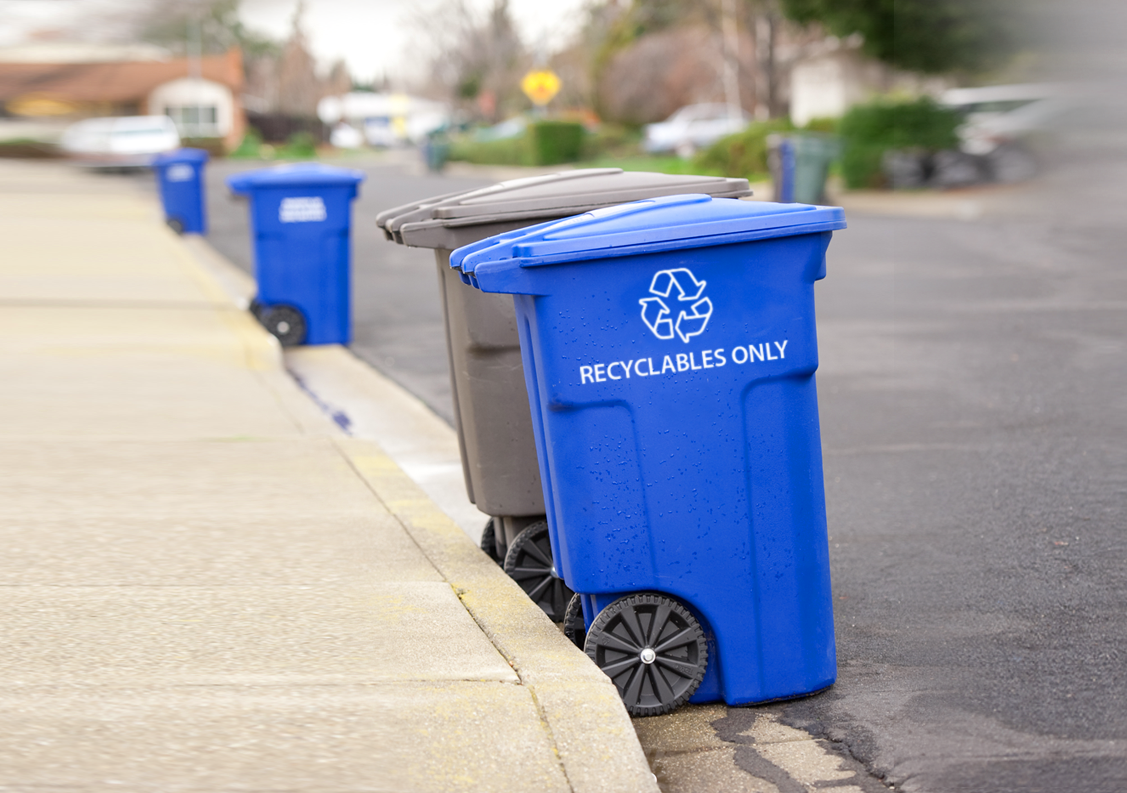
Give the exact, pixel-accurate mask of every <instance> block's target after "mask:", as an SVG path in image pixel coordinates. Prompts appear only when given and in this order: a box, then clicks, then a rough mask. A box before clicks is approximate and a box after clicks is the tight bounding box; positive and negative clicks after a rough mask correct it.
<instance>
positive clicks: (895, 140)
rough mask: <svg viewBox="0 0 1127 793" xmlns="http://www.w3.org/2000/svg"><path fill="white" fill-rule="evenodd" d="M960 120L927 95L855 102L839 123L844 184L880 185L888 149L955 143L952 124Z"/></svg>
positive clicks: (936, 147) (933, 147) (930, 149)
mask: <svg viewBox="0 0 1127 793" xmlns="http://www.w3.org/2000/svg"><path fill="white" fill-rule="evenodd" d="M960 122H961V119H960V117H959V115H958V113H956V112H955V111H953V110H950V109H948V108H944V107H940V106H939V105H937V104H936V103H935V102H934V101H933V100H931V99H928V98H926V97H924V98H922V99H918V100H916V101H914V102H891V101H888V100H881V101H877V102H873V103H871V104H867V105H856V106H854V107H853V108H852V109H851V110H850V111H849V112H848V113H846V114H845V116H844V117H842V119H841V123H840V124H839V125H838V133H839V134H840V135H841V138H842V141H843V143H844V151H843V153H842V158H841V175H842V178H843V179H844V180H845V186H846V187H848V188H850V189H853V190H856V189H860V188H874V187H883V186H884V177H883V174H882V173H881V159H882V158H883V157H884V153H885V152H886V151H889V150H890V149H917V150H922V151H926V152H936V151H940V150H941V149H952V148H955V147H957V146H958V143H959V138H958V135H956V134H955V128H956V127H958V126H959V123H960Z"/></svg>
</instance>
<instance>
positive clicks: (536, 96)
mask: <svg viewBox="0 0 1127 793" xmlns="http://www.w3.org/2000/svg"><path fill="white" fill-rule="evenodd" d="M520 89H521V90H522V91H524V93H525V95H526V96H527V97H528V98H529V99H531V100H532V103H533V104H535V105H546V104H548V103H549V102H551V101H552V97H553V96H555V95H556V94H558V93H559V92H560V78H559V77H556V73H555V72H553V71H549V70H548V69H544V70H543V71H539V72H529V73H528V74H526V75H525V76H524V79H523V80H521V81H520Z"/></svg>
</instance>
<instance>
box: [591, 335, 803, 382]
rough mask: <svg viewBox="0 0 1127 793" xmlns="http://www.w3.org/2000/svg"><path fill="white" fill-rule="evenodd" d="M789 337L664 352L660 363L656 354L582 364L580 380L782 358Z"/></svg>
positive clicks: (707, 367)
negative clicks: (730, 347)
mask: <svg viewBox="0 0 1127 793" xmlns="http://www.w3.org/2000/svg"><path fill="white" fill-rule="evenodd" d="M787 343H788V342H787V340H786V339H783V340H782V341H765V342H762V343H760V344H745V345H741V346H739V347H733V348H732V350H731V351H728V350H725V349H723V348H720V349H716V350H699V351H697V350H694V351H693V352H679V353H676V354H675V355H666V356H663V357H662V359H661V361H660V363H658V364H656V365H655V364H654V358H650V357H647V358H636V359H634V360H632V361H611V362H610V363H596V364H592V365H590V366H580V367H579V384H580V385H586V384H587V383H605V382H607V381H608V380H630V379H631V378H634V377H660V376H661V375H673V374H680V373H682V372H696V371H700V370H702V369H719V368H720V367H722V366H727V365H728V364H729V363H731V364H735V365H737V366H744V365H746V364H751V363H757V362H759V361H763V362H766V361H781V360H783V359H784V358H786V357H787Z"/></svg>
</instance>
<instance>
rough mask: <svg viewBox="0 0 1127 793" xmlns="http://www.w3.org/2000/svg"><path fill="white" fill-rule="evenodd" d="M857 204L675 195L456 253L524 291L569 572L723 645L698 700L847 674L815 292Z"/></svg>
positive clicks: (737, 700) (466, 265)
mask: <svg viewBox="0 0 1127 793" xmlns="http://www.w3.org/2000/svg"><path fill="white" fill-rule="evenodd" d="M844 227H845V223H844V216H843V214H842V212H841V210H840V209H836V208H829V207H808V206H802V205H794V204H789V205H782V204H765V203H753V202H745V201H732V200H711V199H709V198H707V197H701V196H677V197H670V198H664V199H656V200H653V201H642V202H637V203H635V204H630V205H624V206H621V207H615V208H611V209H608V210H600V211H596V212H592V213H588V214H587V215H582V216H578V217H576V218H571V219H568V220H564V221H559V222H557V223H549V224H541V225H540V226H538V227H534V228H533V229H524V230H521V231H518V232H512V233H510V234H504V235H499V236H498V237H494V238H492V239H491V240H485V241H482V242H480V243H476V244H474V245H470V246H466V247H465V248H460V249H459V250H457V251H455V252H454V253H453V254H452V256H451V262H452V264H455V265H459V266H460V268H461V269H463V271H469V273H470V274H472V276H473V279H474V280H475V281H476V283H477V285H478V286H479V288H481V289H483V290H485V291H495V292H506V291H511V292H513V293H514V294H515V301H516V312H517V321H518V329H519V332H520V335H521V350H522V357H523V361H524V368H525V379H526V384H527V386H528V390H529V400H530V403H531V406H532V416H533V427H534V433H535V436H536V444H537V451H538V456H539V463H540V467H541V476H542V480H543V482H544V483H545V485H544V487H545V494H544V495H545V502H546V505H547V511H548V521H549V526H550V528H551V537H552V543H553V549H554V551H555V553H556V560H557V565H558V567H559V569H560V571H561V573H562V575H563V577H564V580H565V581H566V582H567V584H568V585H569V586H570V587H571V588H572V589H574V590H575V591H576V592H580V593H582V594H583V595H584V596H585V597H584V613H585V617H586V619H587V622H588V625H589V624H590V622H591V620H592V619H593V618H594V616H595V614H596V613H597V612H598V610H601V609H602V608H605V607H606V606H608V605H609V604H610V603H612V602H613V601H614V600H616V599H617V598H619V597H621V596H623V595H625V594H628V593H631V592H638V591H657V592H663V593H666V594H668V595H672V596H674V597H676V598H678V599H679V600H681V601H682V602H683V603H685V604H686V605H687V606H688V607H689V608H690V609H692V610H693V611H694V612H695V613H696V614H697V616H698V617H699V618H700V619H701V622H702V625H703V626H704V627H705V629H706V632H707V633H708V634H709V636H710V641H711V643H712V646H711V653H710V662H709V669H708V672H707V674H706V676H705V680H704V682H703V683H702V685H701V687H700V689H698V691H697V693H696V694H695V695H694V697H693V699H692V701H694V702H704V701H711V700H716V699H723V700H724V701H726V702H728V703H729V704H732V705H739V704H746V703H752V702H763V701H767V700H773V699H781V698H787V697H794V696H801V695H803V694H808V693H812V692H814V691H818V690H821V689H823V688H825V687H827V686H829V685H830V684H832V683H833V681H834V679H835V677H836V659H835V649H834V634H833V611H832V600H831V595H830V576H829V558H828V547H827V538H826V515H825V497H824V491H823V484H822V458H821V440H820V434H819V426H818V404H817V394H816V389H815V382H814V372H815V370H816V369H817V366H818V353H817V338H816V333H815V323H814V282H815V281H817V280H819V279H821V278H822V277H824V275H825V251H826V248H827V246H828V244H829V242H830V237H831V232H832V230H834V229H840V228H844Z"/></svg>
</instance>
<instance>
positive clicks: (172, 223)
mask: <svg viewBox="0 0 1127 793" xmlns="http://www.w3.org/2000/svg"><path fill="white" fill-rule="evenodd" d="M165 223H167V224H168V227H169V228H170V229H172V230H173V231H175V232H176V233H177V234H183V233H184V224H183V223H181V222H180V218H169V219H168V220H166V221H165Z"/></svg>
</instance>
